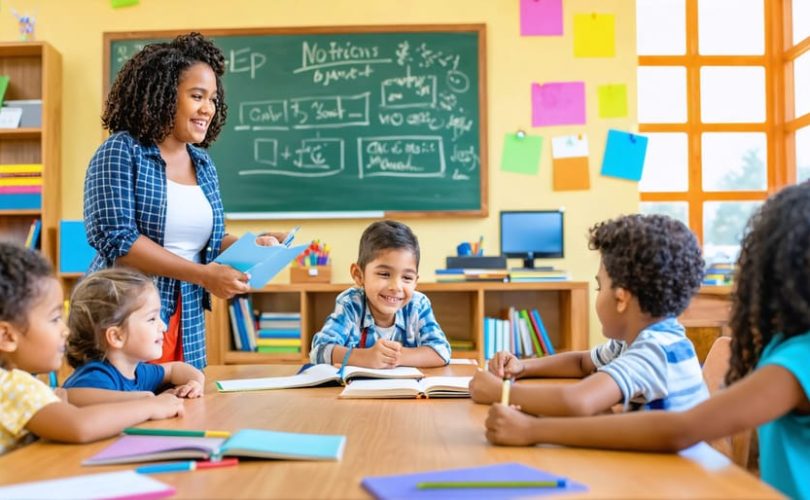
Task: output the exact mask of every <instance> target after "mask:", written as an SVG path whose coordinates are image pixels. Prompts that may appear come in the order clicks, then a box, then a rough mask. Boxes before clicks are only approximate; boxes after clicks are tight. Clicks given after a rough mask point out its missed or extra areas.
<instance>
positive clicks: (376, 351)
mask: <svg viewBox="0 0 810 500" xmlns="http://www.w3.org/2000/svg"><path fill="white" fill-rule="evenodd" d="M347 352H349V349H348V348H347V347H343V346H342V345H336V346H334V347H332V364H334V365H340V364H343V358H344V357H346V353H347ZM401 352H402V345H401V344H400V343H399V342H394V341H393V340H383V339H380V340H378V341H377V342H375V343H374V345H373V346H371V347H369V348H368V349H358V348H354V349H352V352H351V354H349V359H348V360H347V362H346V364H347V365H352V366H363V367H366V368H376V369H382V368H394V367H396V366H399V365H400V364H401V363H400V357H401Z"/></svg>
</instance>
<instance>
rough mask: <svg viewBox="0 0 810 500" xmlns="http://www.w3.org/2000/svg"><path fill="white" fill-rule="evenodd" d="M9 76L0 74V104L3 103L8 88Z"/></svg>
mask: <svg viewBox="0 0 810 500" xmlns="http://www.w3.org/2000/svg"><path fill="white" fill-rule="evenodd" d="M8 82H9V77H7V76H5V75H3V76H0V106H2V105H3V100H4V99H5V96H6V89H7V88H8Z"/></svg>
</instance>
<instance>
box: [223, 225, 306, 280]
mask: <svg viewBox="0 0 810 500" xmlns="http://www.w3.org/2000/svg"><path fill="white" fill-rule="evenodd" d="M306 248H307V245H299V246H297V247H292V248H288V247H286V246H284V245H273V246H271V247H266V246H262V245H257V244H256V235H255V234H253V233H249V232H248V233H245V234H244V235H243V236H242V237H241V238H239V239H238V240H236V242H235V243H234V244H232V245H231V246H229V247H228V248H227V249H226V250H225V251H224V252H222V253H221V254H219V255H218V256H217V258H216V259H214V262H218V263H220V264H227V265H229V266H231V267H232V268H234V269H238V270H239V271H242V272H243V273H247V274H249V275H250V281H249V282H248V284H250V287H251V288H262V287H263V286H264V285H266V284H267V282H268V281H270V279H271V278H272V277H273V276H275V275H276V274H278V272H279V271H281V270H282V269H284V267H285V266H286V265H287V264H289V263H290V262H292V260H293V259H295V258H296V257H298V255H299V254H300V253H301V252H303V251H304V250H306Z"/></svg>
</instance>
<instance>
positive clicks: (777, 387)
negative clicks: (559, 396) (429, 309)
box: [486, 366, 807, 452]
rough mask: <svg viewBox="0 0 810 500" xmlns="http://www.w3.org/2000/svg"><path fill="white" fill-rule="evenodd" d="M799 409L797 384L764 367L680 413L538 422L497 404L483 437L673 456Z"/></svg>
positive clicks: (804, 399)
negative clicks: (653, 452) (665, 453)
mask: <svg viewBox="0 0 810 500" xmlns="http://www.w3.org/2000/svg"><path fill="white" fill-rule="evenodd" d="M513 390H514V389H513ZM802 404H804V405H806V404H807V395H806V394H805V392H804V391H803V389H802V387H801V385H800V384H799V382H798V380H797V379H796V378H795V377H794V376H793V375H792V374H791V373H790V372H789V371H788V370H786V369H784V368H782V367H780V366H765V367H763V368H760V369H759V370H757V371H756V372H754V373H752V374H751V375H749V376H748V377H746V378H744V379H743V380H741V381H739V382H737V383H735V384H734V385H732V386H731V387H729V388H728V389H725V390H722V391H719V392H718V393H716V395H714V396H713V397H711V398H709V399H708V400H706V401H704V402H703V403H701V404H699V405H697V406H695V407H694V408H691V409H689V410H687V411H683V412H675V411H645V412H633V413H624V414H620V415H609V416H597V417H587V418H575V419H571V418H568V419H565V418H537V417H531V416H528V415H525V414H523V413H520V412H519V411H517V410H515V409H513V408H506V407H504V406H503V405H500V404H496V405H493V406H492V408H491V409H490V412H489V417H488V418H487V421H486V429H487V431H486V435H487V439H488V440H489V441H490V442H492V443H495V444H503V445H532V444H538V443H549V444H558V445H567V446H581V447H592V448H608V449H617V450H638V451H656V452H674V451H679V450H682V449H684V448H688V447H689V446H692V445H693V444H695V443H697V442H700V441H710V440H713V439H717V438H720V437H723V436H729V435H732V434H736V433H738V432H741V431H744V430H746V429H751V428H754V427H757V426H759V425H762V424H763V423H765V422H769V421H771V420H774V419H776V418H778V417H780V416H782V415H784V414H786V413H788V412H789V411H791V410H793V409H794V408H796V407H797V406H799V405H802Z"/></svg>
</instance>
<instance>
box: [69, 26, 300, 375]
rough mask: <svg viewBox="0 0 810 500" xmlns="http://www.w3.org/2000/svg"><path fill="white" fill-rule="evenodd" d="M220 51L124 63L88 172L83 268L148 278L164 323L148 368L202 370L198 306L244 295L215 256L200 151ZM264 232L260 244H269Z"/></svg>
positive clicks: (218, 106)
mask: <svg viewBox="0 0 810 500" xmlns="http://www.w3.org/2000/svg"><path fill="white" fill-rule="evenodd" d="M224 72H225V59H224V57H223V55H222V52H221V51H220V50H219V49H218V48H217V47H216V46H215V45H214V44H213V42H211V41H210V40H208V39H206V38H205V37H203V36H202V35H200V34H199V33H189V34H187V35H181V36H178V37H176V38H175V39H174V40H172V41H171V42H166V43H156V44H151V45H147V46H146V47H144V48H143V50H141V51H140V52H138V53H137V54H135V55H134V56H133V57H132V59H130V60H129V61H127V62H126V64H124V66H123V68H121V71H120V72H119V73H118V76H117V77H116V79H115V82H114V83H113V85H112V88H111V89H110V94H109V95H108V96H107V102H106V105H105V109H104V114H103V116H102V123H103V125H104V128H105V129H107V130H109V131H110V132H111V135H110V137H109V138H108V139H107V140H106V141H104V143H103V144H102V145H101V146H100V147H99V148H98V150H97V151H96V153H95V155H94V156H93V158H92V160H91V161H90V166H89V167H88V169H87V174H86V177H85V185H84V220H85V228H86V230H87V237H88V240H89V242H90V244H91V245H92V246H93V247H94V248H95V249H96V250H97V255H96V257H95V259H94V260H93V262H92V264H91V266H90V271H96V270H99V269H103V268H106V267H112V266H114V265H123V266H128V267H133V268H135V269H138V270H139V271H141V272H144V273H146V274H148V275H151V276H154V277H155V284H156V286H157V288H158V291H159V293H160V300H161V305H162V316H163V320H164V321H165V322H166V323H167V324H168V330H167V332H166V338H165V341H164V343H163V356H162V357H161V358H160V359H159V360H157V361H156V362H161V363H162V362H168V361H186V362H188V363H189V364H191V365H193V366H195V367H197V368H203V367H204V366H205V364H206V351H205V322H204V315H203V308H209V309H210V297H209V295H208V293H209V292H210V293H213V294H214V295H216V296H217V297H222V298H230V297H233V296H234V295H236V294H238V293H244V292H247V291H248V290H249V287H248V284H247V278H248V277H247V275H245V274H244V273H241V272H239V271H237V270H236V269H233V268H231V267H229V266H224V265H220V264H217V263H215V262H214V258H215V257H216V256H217V255H218V254H219V253H221V252H222V251H223V250H225V249H226V248H227V247H228V246H229V245H231V244H232V243H233V242H234V241H236V239H237V238H236V237H235V236H230V235H226V234H225V224H224V211H223V207H222V199H221V197H220V192H219V181H218V178H217V172H216V169H215V167H214V164H213V162H212V161H211V157H210V156H209V155H208V153H207V151H206V148H208V146H210V145H211V144H212V143H213V142H214V141H215V140H216V139H217V136H218V135H219V133H220V131H221V130H222V127H223V126H224V125H225V119H226V117H227V106H226V105H225V91H224V89H223V87H222V80H221V79H222V75H223V74H224ZM283 236H284V235H283V234H280V233H265V234H264V235H262V236H260V237H259V238H258V239H257V243H258V244H261V245H272V244H277V243H278V241H280V240H281V239H283Z"/></svg>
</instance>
